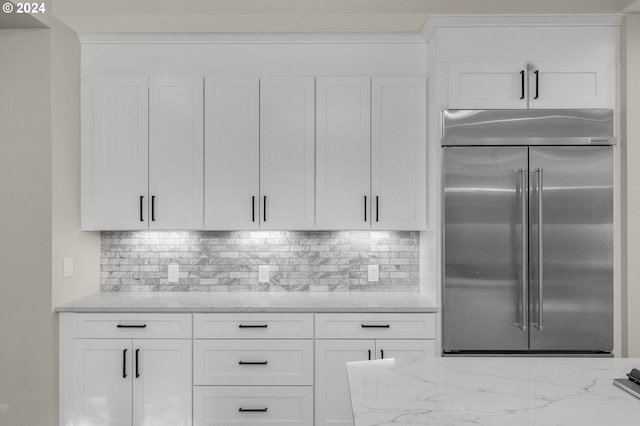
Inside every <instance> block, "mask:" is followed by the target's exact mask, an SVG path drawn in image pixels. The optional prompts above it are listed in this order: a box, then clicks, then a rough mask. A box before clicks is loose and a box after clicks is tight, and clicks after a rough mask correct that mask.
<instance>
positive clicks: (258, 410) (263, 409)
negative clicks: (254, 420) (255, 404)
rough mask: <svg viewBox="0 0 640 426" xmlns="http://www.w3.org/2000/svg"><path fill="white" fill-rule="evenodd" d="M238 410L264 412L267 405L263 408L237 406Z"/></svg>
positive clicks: (242, 411)
mask: <svg viewBox="0 0 640 426" xmlns="http://www.w3.org/2000/svg"><path fill="white" fill-rule="evenodd" d="M238 411H239V412H241V413H266V412H267V407H264V408H242V407H240V408H238Z"/></svg>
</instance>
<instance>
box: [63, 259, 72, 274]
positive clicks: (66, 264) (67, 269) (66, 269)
mask: <svg viewBox="0 0 640 426" xmlns="http://www.w3.org/2000/svg"><path fill="white" fill-rule="evenodd" d="M72 275H73V257H65V258H64V259H63V261H62V277H63V278H67V277H70V276H72Z"/></svg>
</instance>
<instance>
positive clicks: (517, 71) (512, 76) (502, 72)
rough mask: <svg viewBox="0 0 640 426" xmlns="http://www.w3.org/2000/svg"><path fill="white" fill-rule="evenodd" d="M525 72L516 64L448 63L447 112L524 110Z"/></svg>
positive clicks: (525, 104) (525, 100) (525, 96)
mask: <svg viewBox="0 0 640 426" xmlns="http://www.w3.org/2000/svg"><path fill="white" fill-rule="evenodd" d="M526 70H527V68H526V64H522V63H519V62H515V63H509V62H506V63H505V62H491V63H464V62H462V63H460V62H456V63H452V64H450V65H449V108H451V109H514V108H520V109H524V108H527V78H526V72H527V71H526Z"/></svg>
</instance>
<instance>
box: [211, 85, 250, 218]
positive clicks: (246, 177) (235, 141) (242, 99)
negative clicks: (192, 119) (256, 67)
mask: <svg viewBox="0 0 640 426" xmlns="http://www.w3.org/2000/svg"><path fill="white" fill-rule="evenodd" d="M205 84H206V87H205V114H206V116H205V150H204V152H205V196H204V203H205V205H204V214H205V219H204V227H205V229H238V230H240V229H257V228H258V226H259V221H258V214H259V209H258V206H259V200H258V197H259V196H260V193H259V179H260V115H259V114H260V110H259V108H260V92H259V80H258V78H257V77H255V78H251V77H247V78H207V79H206V82H205Z"/></svg>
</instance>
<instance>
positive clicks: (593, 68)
mask: <svg viewBox="0 0 640 426" xmlns="http://www.w3.org/2000/svg"><path fill="white" fill-rule="evenodd" d="M610 68H613V64H610V63H608V62H536V63H534V64H532V65H531V66H530V68H529V90H530V95H529V108H536V109H549V108H613V107H614V100H613V89H612V88H611V87H610V83H609V82H610V81H612V79H610V78H609V75H610V74H609V69H610Z"/></svg>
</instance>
